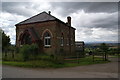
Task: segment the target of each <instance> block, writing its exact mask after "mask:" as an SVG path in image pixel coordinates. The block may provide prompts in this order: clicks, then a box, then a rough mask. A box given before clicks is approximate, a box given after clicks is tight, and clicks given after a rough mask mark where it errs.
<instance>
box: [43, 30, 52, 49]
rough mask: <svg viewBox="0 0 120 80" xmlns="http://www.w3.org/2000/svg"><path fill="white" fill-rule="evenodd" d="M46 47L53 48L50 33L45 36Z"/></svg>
mask: <svg viewBox="0 0 120 80" xmlns="http://www.w3.org/2000/svg"><path fill="white" fill-rule="evenodd" d="M44 46H45V47H50V46H51V36H50V34H49V33H48V32H46V33H45V34H44Z"/></svg>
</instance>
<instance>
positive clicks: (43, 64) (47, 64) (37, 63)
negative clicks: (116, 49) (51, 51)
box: [2, 56, 110, 68]
mask: <svg viewBox="0 0 120 80" xmlns="http://www.w3.org/2000/svg"><path fill="white" fill-rule="evenodd" d="M95 60H96V61H94V62H93V59H92V57H91V56H90V57H85V58H80V59H79V64H78V60H77V59H74V60H65V61H64V63H63V64H58V63H54V62H52V61H45V60H34V61H26V62H17V61H3V62H2V64H4V65H11V66H17V67H29V68H37V67H38V68H63V67H74V66H82V65H91V64H101V63H107V62H110V61H102V59H101V58H95Z"/></svg>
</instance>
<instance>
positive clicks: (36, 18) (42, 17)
mask: <svg viewBox="0 0 120 80" xmlns="http://www.w3.org/2000/svg"><path fill="white" fill-rule="evenodd" d="M55 19H56V18H55V17H54V16H52V15H50V14H48V13H46V12H42V13H40V14H37V15H35V16H33V17H31V18H29V19H26V20H24V21H22V22H20V23H18V24H28V23H34V22H43V21H49V20H55ZM18 24H17V25H18Z"/></svg>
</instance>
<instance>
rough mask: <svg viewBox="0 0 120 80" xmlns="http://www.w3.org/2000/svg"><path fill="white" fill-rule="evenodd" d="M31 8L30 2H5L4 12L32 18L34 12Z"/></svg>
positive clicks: (3, 5) (3, 4)
mask: <svg viewBox="0 0 120 80" xmlns="http://www.w3.org/2000/svg"><path fill="white" fill-rule="evenodd" d="M30 6H31V3H29V2H3V3H2V11H3V12H8V13H14V14H18V15H23V16H31V15H32V14H33V13H34V12H32V8H31V7H30ZM30 8H31V10H30Z"/></svg>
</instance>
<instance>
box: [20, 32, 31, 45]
mask: <svg viewBox="0 0 120 80" xmlns="http://www.w3.org/2000/svg"><path fill="white" fill-rule="evenodd" d="M31 43H32V41H31V36H30V34H29V33H28V30H25V31H24V33H23V34H22V35H20V45H23V44H31Z"/></svg>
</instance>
